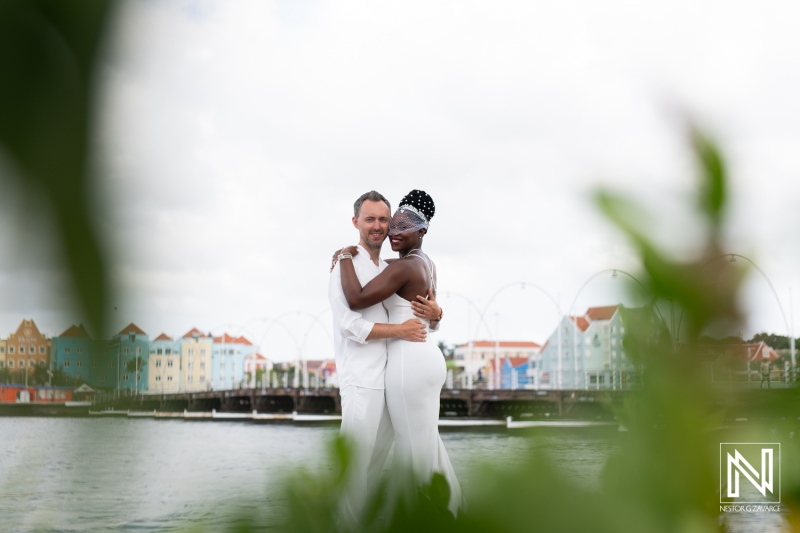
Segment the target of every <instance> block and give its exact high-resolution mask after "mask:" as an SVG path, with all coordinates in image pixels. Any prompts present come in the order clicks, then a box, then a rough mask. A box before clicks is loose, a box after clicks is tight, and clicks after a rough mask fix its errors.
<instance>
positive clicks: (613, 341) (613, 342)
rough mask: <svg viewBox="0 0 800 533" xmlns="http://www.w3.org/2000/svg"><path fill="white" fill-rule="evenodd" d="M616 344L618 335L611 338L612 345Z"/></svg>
mask: <svg viewBox="0 0 800 533" xmlns="http://www.w3.org/2000/svg"><path fill="white" fill-rule="evenodd" d="M616 345H617V338H616V337H612V338H611V346H616Z"/></svg>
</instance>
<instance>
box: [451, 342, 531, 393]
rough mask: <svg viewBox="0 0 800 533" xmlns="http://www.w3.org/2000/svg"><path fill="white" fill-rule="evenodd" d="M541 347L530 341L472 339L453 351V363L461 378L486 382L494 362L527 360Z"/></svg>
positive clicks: (492, 371) (500, 363)
mask: <svg viewBox="0 0 800 533" xmlns="http://www.w3.org/2000/svg"><path fill="white" fill-rule="evenodd" d="M541 349H542V347H541V346H539V344H537V343H535V342H532V341H485V340H480V341H474V342H471V343H466V344H460V345H458V346H456V347H455V350H454V351H453V363H454V364H455V367H456V368H457V369H458V371H459V372H460V373H461V374H462V376H463V378H462V379H471V381H472V382H473V383H483V382H488V380H489V374H490V373H491V374H494V364H495V361H497V363H498V365H502V364H503V361H505V360H506V359H509V358H511V359H520V360H525V361H527V360H529V359H530V358H532V357H533V356H535V355H536V354H538V353H539V352H540V351H541Z"/></svg>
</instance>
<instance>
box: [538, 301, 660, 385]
mask: <svg viewBox="0 0 800 533" xmlns="http://www.w3.org/2000/svg"><path fill="white" fill-rule="evenodd" d="M639 320H646V321H649V322H653V321H657V317H655V315H653V313H652V312H651V311H649V310H647V309H644V308H634V309H626V308H625V307H624V306H622V305H610V306H603V307H590V308H589V309H588V310H587V311H586V313H584V314H583V315H580V316H565V317H563V318H562V319H561V322H560V323H559V326H558V328H557V329H556V331H554V332H553V333H552V334H551V335H550V338H549V339H548V340H547V342H546V343H545V345H544V347H543V348H542V350H541V352H540V353H539V354H536V355H535V356H533V357H531V358H530V359H529V362H528V377H529V379H530V382H529V385H528V387H529V388H536V389H619V388H630V387H638V386H639V385H640V379H641V372H640V369H637V368H635V366H634V365H633V364H632V363H631V361H630V360H629V359H628V357H627V355H626V353H625V348H624V345H623V339H624V335H625V327H626V323H629V322H635V321H639Z"/></svg>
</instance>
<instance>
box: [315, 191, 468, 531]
mask: <svg viewBox="0 0 800 533" xmlns="http://www.w3.org/2000/svg"><path fill="white" fill-rule="evenodd" d="M353 212H354V216H353V226H355V228H356V229H357V230H358V233H359V244H358V246H348V247H346V248H343V249H342V250H340V251H339V253H338V255H336V257H335V264H334V267H333V270H332V271H331V278H330V283H329V288H328V298H329V300H330V304H331V311H332V313H333V326H334V327H333V332H334V351H335V355H336V371H337V374H338V377H339V388H340V394H341V397H342V429H341V434H342V436H344V437H345V438H346V439H347V440H348V441H349V442H350V444H351V446H353V449H352V452H353V453H352V458H351V463H350V465H349V472H348V475H349V478H348V481H347V489H346V490H345V494H343V495H342V504H341V508H340V513H341V520H342V521H343V522H344V523H346V524H349V525H351V526H357V525H358V524H359V523H360V519H361V516H362V513H363V512H364V510H365V507H366V505H367V502H368V501H369V500H370V499H371V498H374V497H375V496H376V494H375V493H376V491H377V489H378V487H379V485H380V478H381V472H382V470H383V467H384V464H385V462H386V458H387V456H388V454H389V449H390V448H391V445H392V442H394V443H395V451H394V462H393V465H392V476H391V479H390V483H389V487H390V498H393V499H397V498H402V497H408V496H411V497H413V496H415V495H412V494H410V493H409V491H413V489H415V488H416V487H419V486H420V485H423V484H425V483H428V482H430V480H431V476H432V475H433V474H434V473H437V472H438V473H440V474H442V475H443V476H444V477H445V479H446V480H447V482H448V484H449V486H450V500H449V505H448V508H449V509H450V511H451V512H452V513H453V514H454V515H455V514H456V513H457V511H458V509H459V507H461V488H460V487H459V484H458V481H457V480H456V477H455V473H454V471H453V467H452V466H451V464H450V459H449V458H448V456H447V452H446V450H445V448H444V445H443V443H442V440H441V438H440V437H439V429H438V421H439V394H440V392H441V389H442V386H443V384H444V381H445V376H446V368H445V362H444V357H443V355H442V352H441V351H440V350H439V348H438V346H437V345H436V343H435V342H433V340H430V339H428V338H427V332H428V331H429V329H431V330H434V329H436V328H437V327H438V324H439V321H440V320H441V319H442V310H441V308H440V307H439V306H438V304H437V303H436V300H435V293H436V267H435V265H434V264H433V262H432V261H431V260H430V259H429V258H428V256H427V255H426V254H425V253H423V251H422V241H423V238H424V237H425V234H426V233H427V231H428V224H429V222H430V219H431V218H432V217H433V215H434V212H435V207H434V203H433V200H432V199H431V197H430V196H429V195H428V194H427V193H425V192H424V191H419V190H413V191H411V192H410V193H409V194H407V195H406V196H405V197H403V199H402V200H400V205H399V207H398V209H397V211H395V213H394V216H390V213H391V207H390V205H389V202H388V200H386V198H384V197H383V195H381V194H379V193H377V192H375V191H370V192H368V193H366V194H363V195H362V196H361V197H360V198H359V199H358V200H356V202H355V204H354V206H353ZM387 235H388V237H389V242H390V243H391V246H392V251H394V252H399V257H397V258H393V259H389V260H388V261H383V260H381V258H380V251H381V245H382V244H383V241H384V240H385V239H386V237H387Z"/></svg>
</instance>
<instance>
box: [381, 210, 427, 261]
mask: <svg viewBox="0 0 800 533" xmlns="http://www.w3.org/2000/svg"><path fill="white" fill-rule="evenodd" d="M416 227H417V226H416V220H415V219H413V218H412V216H410V215H409V214H408V213H403V212H401V211H398V212H396V213H395V214H394V216H393V217H392V222H391V224H390V225H389V244H390V245H391V246H392V251H394V252H402V251H405V250H411V249H412V248H417V247H419V241H420V239H421V238H422V231H423V230H415V229H414V228H416Z"/></svg>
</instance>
